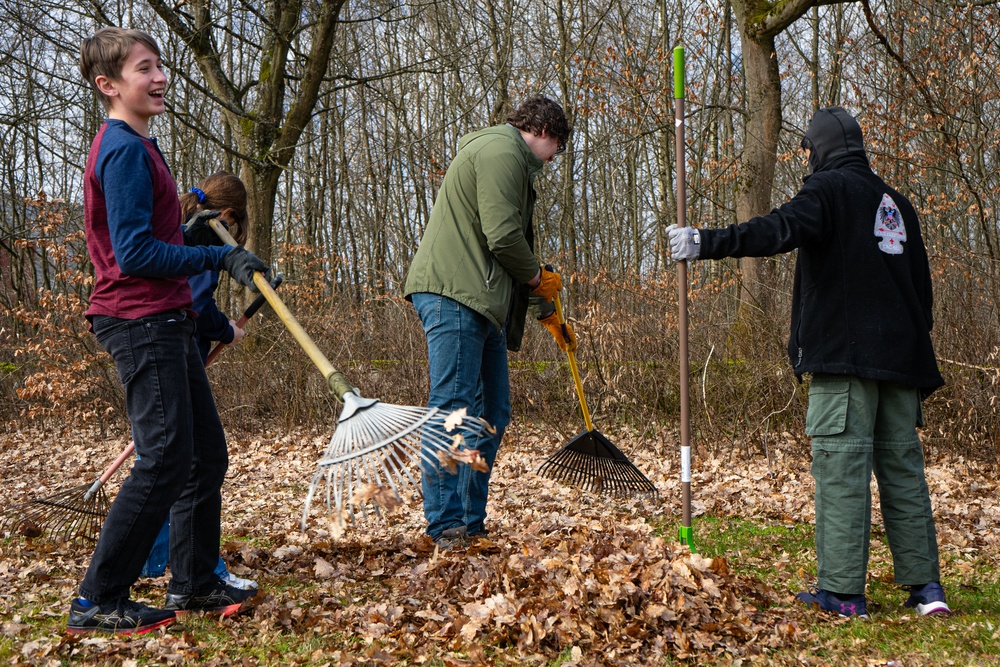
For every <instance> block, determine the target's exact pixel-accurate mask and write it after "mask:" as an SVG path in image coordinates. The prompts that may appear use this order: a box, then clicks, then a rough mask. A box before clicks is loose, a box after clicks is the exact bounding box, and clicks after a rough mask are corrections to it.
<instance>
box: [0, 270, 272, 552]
mask: <svg viewBox="0 0 1000 667" xmlns="http://www.w3.org/2000/svg"><path fill="white" fill-rule="evenodd" d="M282 280H284V277H283V276H282V275H281V274H280V273H279V274H277V275H276V276H275V277H274V279H273V280H272V281H271V285H273V286H274V287H278V285H280V284H281V282H282ZM265 303H266V301H265V300H264V297H263V296H258V297H257V298H256V299H254V300H253V302H252V303H251V304H250V305H249V306H247V308H246V310H244V311H243V314H242V315H241V316H240V319H239V320H237V321H236V326H238V327H242V326H243V325H244V324H246V323H247V322H248V321H249V320H250V318H252V317H253V316H254V314H256V312H257V311H258V310H260V308H261V306H263V305H264V304H265ZM226 347H228V345H227V344H226V343H219V344H218V345H216V346H215V347H214V348H212V351H211V352H210V353H209V355H208V358H207V359H206V360H205V365H206V366H208V365H209V364H211V363H212V362H213V361H214V360H215V358H216V357H217V356H219V353H220V352H222V351H223V350H224V349H225V348H226ZM134 451H135V442H130V443H128V445H127V446H126V447H125V449H123V450H122V452H121V454H119V455H118V458H116V459H115V460H114V462H112V464H111V465H110V466H108V469H107V470H105V471H104V472H103V473H102V474H101V476H100V477H98V478H97V479H96V480H94V482H93V483H92V484H81V485H80V486H75V487H73V488H71V489H65V490H63V491H60V492H58V493H56V494H54V495H51V496H48V497H46V498H33V499H31V500H29V501H27V502H25V503H22V504H20V505H17V506H15V507H12V508H10V509H8V510H5V511H4V512H3V514H2V515H0V534H3V533H5V532H10V534H11V536H14V535H15V534H18V535H22V536H24V537H40V536H42V535H46V534H47V535H50V536H53V535H62V536H63V537H64V539H65V540H66V541H67V542H78V541H79V542H96V541H97V538H98V537H99V536H100V534H101V526H102V525H104V517H106V516H107V515H108V509H110V507H111V501H110V499H109V498H108V494H107V492H106V491H105V490H104V485H105V484H106V483H107V481H108V480H109V479H111V476H112V475H114V474H115V472H116V471H117V470H118V468H120V467H121V466H122V464H123V463H124V462H125V461H126V459H128V457H130V456H131V455H132V452H134Z"/></svg>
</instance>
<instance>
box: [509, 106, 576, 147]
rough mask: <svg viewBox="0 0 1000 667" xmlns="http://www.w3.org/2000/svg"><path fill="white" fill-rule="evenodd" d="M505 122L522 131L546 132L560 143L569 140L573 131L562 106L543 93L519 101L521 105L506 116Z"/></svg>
mask: <svg viewBox="0 0 1000 667" xmlns="http://www.w3.org/2000/svg"><path fill="white" fill-rule="evenodd" d="M507 122H508V123H510V124H511V125H513V126H514V127H516V128H517V129H519V130H523V131H524V132H531V133H532V134H541V133H542V132H546V133H547V134H548V135H549V136H550V137H553V138H555V139H556V140H557V141H558V142H559V144H560V145H565V144H566V143H567V142H569V135H570V134H571V133H572V132H573V128H571V127H570V126H569V121H568V120H566V113H565V112H564V111H563V108H562V107H561V106H559V104H558V103H556V102H554V101H552V100H550V99H549V98H547V97H545V96H543V95H535V96H533V97H529V98H528V99H526V100H524V101H523V102H521V106H519V107H518V108H517V109H515V110H514V112H513V113H512V114H510V115H509V116H507Z"/></svg>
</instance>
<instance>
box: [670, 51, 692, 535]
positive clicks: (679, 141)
mask: <svg viewBox="0 0 1000 667" xmlns="http://www.w3.org/2000/svg"><path fill="white" fill-rule="evenodd" d="M674 145H675V153H676V160H677V226H678V227H685V226H687V182H686V172H687V165H686V163H685V150H684V145H685V143H684V47H683V46H677V47H674ZM687 297H688V275H687V260H682V261H680V262H677V308H678V314H677V328H678V347H679V352H678V356H679V366H680V402H681V503H682V516H681V527H680V542H681V544H682V545H686V546H687V547H688V548H689V549H691V551H692V553H693V552H694V551H695V548H694V531H693V530H692V528H691V402H690V397H689V391H688V298H687Z"/></svg>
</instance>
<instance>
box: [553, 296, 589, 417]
mask: <svg viewBox="0 0 1000 667" xmlns="http://www.w3.org/2000/svg"><path fill="white" fill-rule="evenodd" d="M552 303H553V305H554V306H555V307H556V316H557V318H558V319H559V325H560V326H561V327H562V330H563V338H564V339H566V343H567V346H566V356H567V357H569V370H570V372H572V373H573V384H575V385H576V395H577V396H578V397H579V399H580V409H581V410H582V411H583V423H585V424H586V425H587V430H588V431H593V430H594V423H593V422H592V421H591V420H590V410H588V409H587V399H586V398H585V397H584V395H583V381H582V380H581V379H580V369H579V368H578V367H577V365H576V354H574V353H573V350H571V349H569V345H568V343H569V330H568V329H567V328H566V316H565V315H564V314H563V309H562V301H561V300H560V299H559V292H556V295H555V297H553V300H552Z"/></svg>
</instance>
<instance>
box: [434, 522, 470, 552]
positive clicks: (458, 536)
mask: <svg viewBox="0 0 1000 667" xmlns="http://www.w3.org/2000/svg"><path fill="white" fill-rule="evenodd" d="M434 543H435V544H437V546H438V549H440V550H441V551H448V550H449V549H461V548H463V547H466V546H468V544H469V536H468V534H466V528H465V526H456V527H455V528H448V529H447V530H445V531H443V532H442V533H441V534H440V535H438V536H437V537H436V538H434Z"/></svg>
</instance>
